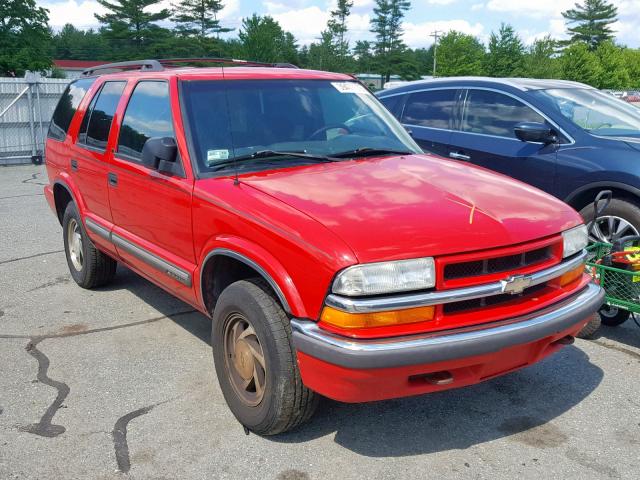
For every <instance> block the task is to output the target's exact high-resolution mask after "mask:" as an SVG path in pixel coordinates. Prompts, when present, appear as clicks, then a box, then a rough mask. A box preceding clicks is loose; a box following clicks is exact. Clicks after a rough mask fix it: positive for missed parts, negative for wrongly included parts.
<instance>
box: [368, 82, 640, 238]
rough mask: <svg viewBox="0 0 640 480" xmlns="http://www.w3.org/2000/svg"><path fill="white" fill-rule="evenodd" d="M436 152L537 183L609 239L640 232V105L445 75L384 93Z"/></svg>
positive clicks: (573, 88) (574, 87)
mask: <svg viewBox="0 0 640 480" xmlns="http://www.w3.org/2000/svg"><path fill="white" fill-rule="evenodd" d="M378 97H379V98H380V100H381V101H382V103H383V104H384V105H385V106H386V107H387V108H388V109H389V110H390V111H391V112H392V113H393V114H394V115H395V116H396V117H397V118H398V119H399V120H400V121H401V122H402V123H403V124H404V125H405V127H406V128H407V129H408V130H409V131H410V132H411V135H412V136H413V138H414V139H415V140H416V141H417V142H418V144H420V146H421V147H422V148H423V149H424V150H425V151H427V152H432V153H435V154H438V155H441V156H443V157H448V158H454V159H457V160H462V161H465V162H471V163H475V164H476V165H481V166H484V167H487V168H490V169H492V170H496V171H498V172H501V173H504V174H506V175H509V176H511V177H513V178H517V179H518V180H522V181H523V182H526V183H529V184H531V185H534V186H536V187H538V188H540V189H542V190H545V191H546V192H548V193H551V194H552V195H555V196H556V197H558V198H560V199H562V200H564V201H565V202H567V203H568V204H570V205H571V206H572V207H574V208H575V209H576V210H578V211H580V213H581V214H582V215H583V217H584V218H585V220H586V221H592V219H593V206H592V202H593V200H594V198H595V196H596V195H597V193H598V192H599V191H601V190H604V189H608V190H612V191H613V196H614V198H613V201H612V202H611V203H610V205H609V207H608V208H607V210H606V211H605V212H604V213H603V216H601V217H599V218H598V220H597V222H596V227H595V229H594V232H595V236H596V237H597V238H598V239H600V240H604V241H610V240H611V239H612V238H619V237H621V236H626V235H638V233H639V232H640V108H637V107H634V106H632V105H629V104H627V103H625V102H623V101H621V100H618V99H616V98H615V97H613V96H611V95H609V94H606V93H603V92H600V91H599V90H596V89H594V88H591V87H589V86H588V85H584V84H581V83H576V82H568V81H561V80H533V79H518V78H511V79H496V78H464V77H461V78H460V77H459V78H443V79H436V80H426V81H418V82H411V83H407V84H405V85H402V86H399V87H396V88H393V89H389V90H383V91H381V92H378Z"/></svg>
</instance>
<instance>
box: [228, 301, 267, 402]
mask: <svg viewBox="0 0 640 480" xmlns="http://www.w3.org/2000/svg"><path fill="white" fill-rule="evenodd" d="M224 356H225V363H226V367H227V368H226V371H227V375H228V376H229V380H230V381H231V385H232V386H233V389H234V390H235V392H236V394H237V395H238V397H239V398H240V399H241V400H242V402H243V403H245V404H246V405H248V406H250V407H255V406H257V405H259V404H260V402H261V401H262V398H263V397H264V391H265V387H266V382H267V369H266V363H265V359H264V352H263V350H262V345H261V344H260V340H259V339H258V335H257V334H256V331H255V329H254V328H253V325H251V322H249V320H248V319H247V318H246V317H245V316H244V315H242V314H240V313H232V314H231V315H229V316H228V317H227V320H226V322H225V330H224Z"/></svg>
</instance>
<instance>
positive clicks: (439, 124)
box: [402, 89, 457, 129]
mask: <svg viewBox="0 0 640 480" xmlns="http://www.w3.org/2000/svg"><path fill="white" fill-rule="evenodd" d="M456 92H457V90H455V89H450V90H428V91H426V92H416V93H412V94H411V95H409V98H408V99H407V104H406V106H405V107H404V114H403V116H402V123H406V124H409V125H417V126H420V127H430V128H442V129H450V128H451V127H452V118H451V116H452V115H453V107H454V105H455V103H456Z"/></svg>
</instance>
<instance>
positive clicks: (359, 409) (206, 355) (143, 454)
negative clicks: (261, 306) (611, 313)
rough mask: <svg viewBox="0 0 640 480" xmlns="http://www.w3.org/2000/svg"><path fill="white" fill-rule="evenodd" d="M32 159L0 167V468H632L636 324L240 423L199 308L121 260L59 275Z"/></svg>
mask: <svg viewBox="0 0 640 480" xmlns="http://www.w3.org/2000/svg"><path fill="white" fill-rule="evenodd" d="M45 182H46V172H45V170H44V167H35V166H20V167H5V168H0V246H1V248H0V479H3V480H4V479H14V478H20V479H22V478H29V479H38V478H42V479H62V478H64V479H76V478H82V479H83V478H88V479H119V478H124V477H127V476H128V477H130V478H134V479H175V478H180V479H192V478H193V479H199V478H215V479H218V478H242V479H244V478H257V479H281V480H284V479H288V480H293V479H297V480H300V479H333V478H336V479H338V478H339V479H351V478H367V479H374V478H493V479H499V478H505V479H507V478H508V479H511V478H532V479H533V478H535V479H539V478H565V479H570V478H571V479H573V478H576V479H577V478H580V479H583V478H638V472H640V455H639V453H638V452H640V328H638V327H636V326H635V325H634V324H633V323H631V322H627V324H625V325H623V326H621V327H619V328H615V329H614V328H603V330H602V334H601V336H600V337H599V338H598V339H596V340H595V341H583V340H578V341H577V342H576V343H575V344H574V345H572V346H570V347H566V348H565V349H564V350H562V351H561V352H560V353H558V354H556V355H554V356H552V357H551V358H548V359H546V360H545V361H543V362H541V363H540V364H537V365H535V366H532V367H530V368H527V369H524V370H521V371H519V372H516V373H512V374H509V375H507V376H505V377H502V378H499V379H495V380H492V381H489V382H486V383H483V384H480V385H476V386H473V387H468V388H464V389H460V390H453V391H448V392H444V393H439V394H432V395H426V396H420V397H414V398H408V399H400V400H391V401H386V402H376V403H370V404H362V405H347V404H340V403H337V402H332V401H328V400H327V401H324V403H323V404H322V405H321V407H320V409H319V411H318V413H317V414H316V416H315V417H314V418H313V419H312V420H311V422H310V423H308V424H306V425H304V426H302V427H300V428H298V429H297V430H295V431H293V432H291V433H288V434H284V435H281V436H278V437H271V438H262V437H259V436H257V435H253V434H251V435H249V436H245V434H244V432H243V429H242V427H241V426H240V425H239V424H238V423H237V422H236V420H235V419H234V417H233V416H232V415H231V413H230V411H229V410H228V408H227V407H226V405H225V402H224V399H223V397H222V393H221V392H220V389H219V387H218V384H217V380H216V378H215V372H214V370H213V360H212V356H211V347H210V346H209V330H210V321H209V320H208V319H207V318H206V317H204V316H203V315H201V314H199V313H195V312H194V311H193V309H192V308H191V307H190V306H188V305H185V304H183V303H181V302H180V301H179V300H176V299H174V298H173V297H171V296H169V295H168V294H165V293H164V292H163V291H162V290H161V289H159V288H157V287H156V286H154V285H152V284H150V283H149V282H147V281H146V280H143V279H142V278H140V277H138V276H137V275H135V274H134V273H132V272H130V271H128V270H127V269H125V268H121V267H118V268H119V270H118V275H117V277H116V280H115V282H114V283H113V284H112V285H110V286H108V287H106V288H101V289H98V290H95V291H87V290H83V289H81V288H79V287H77V286H76V285H75V283H74V282H73V280H72V279H71V277H70V275H69V273H68V269H67V265H66V260H65V256H64V252H63V251H62V232H61V227H60V226H59V224H58V222H57V220H56V219H55V217H54V216H53V215H52V213H51V211H50V210H49V207H48V206H47V204H46V201H45V199H44V196H43V195H42V185H43V184H44V183H45Z"/></svg>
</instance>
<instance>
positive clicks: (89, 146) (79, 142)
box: [75, 80, 127, 153]
mask: <svg viewBox="0 0 640 480" xmlns="http://www.w3.org/2000/svg"><path fill="white" fill-rule="evenodd" d="M107 83H124V87H123V88H122V93H121V94H120V96H121V97H122V95H124V91H125V89H126V88H127V81H126V80H106V81H104V82H102V85H100V86H99V87H98V90H97V91H96V93H95V94H94V95H93V97H91V100H90V101H89V105H87V110H88V109H89V107H91V104H92V103H93V100H94V99H95V101H96V103H98V96H99V95H100V94H101V93H102V90H103V89H104V86H105V85H106V84H107ZM95 106H96V105H95V104H94V105H93V107H91V111H85V112H84V114H85V115H86V114H87V113H88V114H89V119H88V120H87V134H88V133H89V125H90V124H91V116H92V115H93V110H94V109H95ZM117 111H118V106H117V105H116V111H115V112H114V114H113V118H111V125H110V126H109V136H110V135H111V129H112V128H113V119H114V118H115V116H116V115H115V114H116V113H117ZM82 120H84V116H83V117H82ZM82 120H80V126H79V129H78V134H77V135H76V142H75V144H76V145H78V146H79V147H82V148H85V149H87V150H91V151H94V152H97V153H106V152H107V147H108V146H109V136H107V147H105V148H100V147H95V146H93V145H89V144H88V143H86V142H81V141H80V134H81V133H82V132H81V131H80V128H82ZM118 133H120V132H118ZM85 139H86V137H85Z"/></svg>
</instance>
